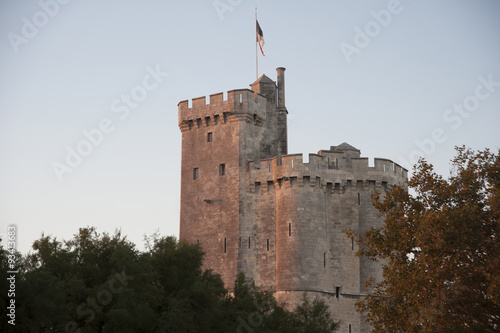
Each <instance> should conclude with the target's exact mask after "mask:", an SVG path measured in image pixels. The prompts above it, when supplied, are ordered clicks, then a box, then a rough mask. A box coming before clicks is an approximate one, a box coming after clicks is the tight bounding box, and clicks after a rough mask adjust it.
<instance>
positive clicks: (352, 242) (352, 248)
mask: <svg viewBox="0 0 500 333" xmlns="http://www.w3.org/2000/svg"><path fill="white" fill-rule="evenodd" d="M351 251H354V238H352V239H351Z"/></svg>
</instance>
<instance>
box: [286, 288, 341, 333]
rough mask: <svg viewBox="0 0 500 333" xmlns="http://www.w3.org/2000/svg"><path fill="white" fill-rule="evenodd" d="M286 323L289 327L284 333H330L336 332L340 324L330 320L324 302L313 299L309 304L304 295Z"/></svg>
mask: <svg viewBox="0 0 500 333" xmlns="http://www.w3.org/2000/svg"><path fill="white" fill-rule="evenodd" d="M287 323H288V325H289V327H288V328H287V329H286V330H284V332H290V333H330V332H334V331H336V330H337V329H338V327H339V324H340V323H339V322H335V321H334V320H333V319H332V318H331V316H330V312H329V308H328V305H326V303H325V302H324V301H322V300H319V299H317V298H315V299H314V300H313V301H312V303H311V301H310V300H309V298H307V294H306V293H304V294H303V296H302V303H301V304H299V305H297V306H296V307H295V309H294V311H293V313H292V315H291V318H290V320H289V321H288V322H287Z"/></svg>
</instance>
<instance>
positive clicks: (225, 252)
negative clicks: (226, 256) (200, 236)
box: [224, 237, 227, 253]
mask: <svg viewBox="0 0 500 333" xmlns="http://www.w3.org/2000/svg"><path fill="white" fill-rule="evenodd" d="M226 250H227V248H226V237H224V253H226Z"/></svg>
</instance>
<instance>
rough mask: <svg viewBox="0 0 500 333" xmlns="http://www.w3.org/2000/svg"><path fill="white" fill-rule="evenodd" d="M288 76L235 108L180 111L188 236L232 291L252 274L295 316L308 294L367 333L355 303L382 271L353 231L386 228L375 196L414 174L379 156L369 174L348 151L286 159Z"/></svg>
mask: <svg viewBox="0 0 500 333" xmlns="http://www.w3.org/2000/svg"><path fill="white" fill-rule="evenodd" d="M284 71H285V69H284V68H278V69H277V73H278V79H277V82H278V84H276V82H275V81H273V80H271V79H269V78H268V77H267V76H265V75H263V76H262V77H261V78H260V79H259V80H257V81H256V82H254V83H253V84H252V85H251V88H252V90H248V89H239V90H232V91H229V92H228V93H227V100H224V98H223V94H222V93H220V94H214V95H211V96H210V97H209V101H208V103H207V98H206V97H200V98H195V99H193V100H192V106H191V107H190V106H189V102H188V101H182V102H180V103H179V105H178V109H179V127H180V129H181V132H182V166H181V216H180V238H181V239H186V240H187V241H189V242H192V243H195V242H198V243H200V244H201V246H202V248H203V250H204V251H205V253H206V255H205V262H204V268H211V269H213V270H214V271H215V272H216V273H219V274H221V276H222V279H223V281H224V283H225V285H226V287H227V288H229V289H230V290H231V289H232V288H233V287H234V280H235V279H236V275H237V273H238V272H244V273H245V274H246V276H247V277H249V278H251V279H253V280H254V281H255V282H256V283H257V284H258V285H260V286H262V287H265V288H273V289H274V290H275V291H276V297H277V299H278V300H279V301H284V302H287V304H288V306H289V307H290V308H293V307H294V306H295V305H296V304H298V303H300V301H301V297H302V294H303V293H304V292H307V294H308V295H309V296H310V297H319V298H321V299H324V300H325V301H326V302H327V304H328V305H329V306H330V309H331V311H332V315H333V317H334V318H335V319H336V320H341V321H342V328H341V331H343V332H349V331H348V330H349V327H350V328H351V332H353V333H354V332H368V331H369V327H368V326H367V325H366V323H364V319H365V316H364V315H360V314H359V313H357V312H356V311H355V306H354V303H355V301H356V300H358V299H359V298H360V297H363V295H365V293H366V291H365V281H367V280H368V279H369V278H370V277H372V276H373V277H375V278H376V280H377V281H380V280H381V279H382V269H381V264H380V263H379V262H372V261H370V260H368V259H366V258H358V257H356V256H355V253H356V251H357V250H358V246H357V245H356V244H354V242H352V241H351V240H350V239H348V238H347V235H346V232H347V230H348V229H351V230H353V231H355V232H358V233H363V232H365V231H366V230H368V229H369V228H370V227H372V226H380V225H381V224H382V220H381V219H380V218H379V217H378V215H377V211H376V210H375V208H374V207H373V205H372V203H371V195H372V193H373V192H374V191H379V192H381V193H382V194H383V193H385V191H386V190H388V189H391V188H393V187H394V186H403V187H406V183H405V181H406V176H407V171H406V170H405V169H403V168H402V167H401V166H399V165H397V164H395V163H393V162H392V161H390V160H387V159H380V158H376V159H375V160H374V165H373V166H372V167H370V166H369V164H368V159H367V158H363V157H361V156H360V151H359V150H358V149H356V148H354V147H352V146H350V145H348V144H346V143H343V144H341V145H339V146H332V147H330V149H328V150H321V151H319V152H318V153H317V154H309V162H308V163H304V162H303V156H302V154H290V155H288V154H287V150H288V146H287V125H286V117H287V109H286V106H285V92H284V85H285V82H284ZM222 165H223V167H222ZM195 168H197V171H194V169H195ZM195 172H196V173H197V174H196V176H195ZM194 178H197V179H194Z"/></svg>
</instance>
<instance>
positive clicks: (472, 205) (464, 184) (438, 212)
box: [350, 147, 500, 332]
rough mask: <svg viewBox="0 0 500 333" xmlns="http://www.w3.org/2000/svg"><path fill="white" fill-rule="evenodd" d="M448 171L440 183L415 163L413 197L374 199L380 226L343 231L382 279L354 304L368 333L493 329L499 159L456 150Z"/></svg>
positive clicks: (496, 321) (499, 286) (497, 309)
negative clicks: (379, 268) (364, 315)
mask: <svg viewBox="0 0 500 333" xmlns="http://www.w3.org/2000/svg"><path fill="white" fill-rule="evenodd" d="M452 167H453V168H452V172H451V175H450V177H449V178H448V179H443V178H442V177H441V176H439V175H437V174H436V173H435V172H434V171H433V167H432V165H430V164H428V163H427V162H426V161H424V160H420V161H419V163H418V164H417V165H416V166H415V168H414V173H413V176H412V177H411V179H410V180H409V183H408V184H409V186H410V187H411V188H413V189H414V190H415V193H416V194H415V195H410V194H409V193H408V192H406V191H404V190H403V189H402V188H400V187H396V188H394V189H393V190H392V191H389V192H388V193H386V195H385V197H384V198H382V197H381V196H380V195H379V194H376V195H375V196H374V205H375V206H376V208H377V209H378V210H379V211H380V213H381V215H382V216H383V217H384V219H385V224H384V226H383V227H381V228H372V229H370V230H369V231H368V232H367V233H366V234H365V235H355V234H353V233H350V235H351V237H353V238H355V239H356V240H357V241H358V243H359V244H361V245H362V247H361V250H360V251H359V252H358V255H365V256H368V257H370V258H371V259H374V260H375V259H382V260H383V262H384V263H385V264H384V266H383V269H384V270H383V273H384V279H385V280H384V281H383V282H381V283H379V284H377V285H376V286H375V288H374V294H373V295H371V296H368V297H366V298H365V299H364V300H362V301H360V302H358V304H357V305H358V310H359V311H365V310H368V312H369V314H368V322H369V323H370V324H371V325H373V327H374V328H375V332H498V330H499V329H500V303H499V300H500V299H499V297H500V243H499V240H498V231H499V230H500V229H499V228H500V226H499V220H500V219H499V217H500V195H499V194H500V157H499V154H496V155H495V154H493V153H491V152H490V151H489V150H485V151H479V152H474V151H471V150H467V149H465V148H464V147H462V148H457V156H456V157H455V158H454V159H453V161H452Z"/></svg>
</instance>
